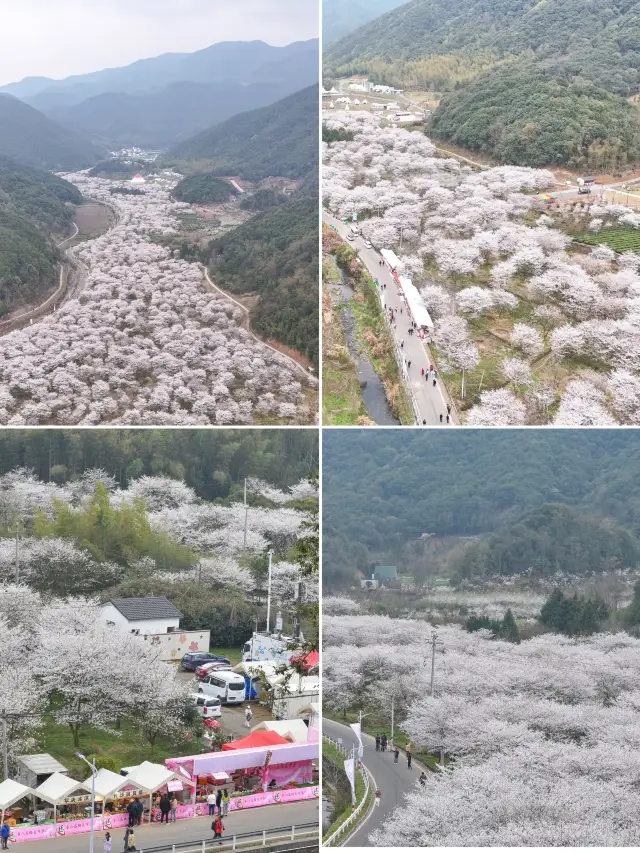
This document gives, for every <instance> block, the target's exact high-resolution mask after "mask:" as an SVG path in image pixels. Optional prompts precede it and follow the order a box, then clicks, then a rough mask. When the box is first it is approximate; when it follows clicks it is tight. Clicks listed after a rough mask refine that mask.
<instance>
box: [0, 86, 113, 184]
mask: <svg viewBox="0 0 640 853" xmlns="http://www.w3.org/2000/svg"><path fill="white" fill-rule="evenodd" d="M99 154H100V150H99V148H96V147H95V146H94V145H93V144H91V143H90V142H88V141H87V140H86V139H85V138H84V137H83V136H82V135H81V134H78V133H76V132H74V131H71V130H68V129H66V128H64V127H61V126H60V125H59V124H56V123H55V122H54V121H52V120H51V119H49V118H47V117H46V116H44V115H42V113H39V112H38V111H37V110H34V109H33V108H32V107H29V106H27V105H26V104H23V103H22V101H19V100H18V99H17V98H13V97H11V96H10V95H2V94H0V155H6V156H7V157H12V158H14V159H16V160H20V161H21V162H22V163H27V164H28V165H29V166H35V167H37V168H40V169H47V170H52V171H71V170H73V169H81V168H84V167H86V166H91V165H92V164H93V163H95V162H96V161H97V160H98V159H99Z"/></svg>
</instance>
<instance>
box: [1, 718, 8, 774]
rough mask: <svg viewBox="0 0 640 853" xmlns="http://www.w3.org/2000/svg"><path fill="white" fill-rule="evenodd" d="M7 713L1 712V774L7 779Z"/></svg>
mask: <svg viewBox="0 0 640 853" xmlns="http://www.w3.org/2000/svg"><path fill="white" fill-rule="evenodd" d="M7 737H8V736H7V712H6V711H3V712H2V772H3V773H4V778H5V779H8V778H9V745H8V743H7Z"/></svg>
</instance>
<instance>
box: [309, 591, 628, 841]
mask: <svg viewBox="0 0 640 853" xmlns="http://www.w3.org/2000/svg"><path fill="white" fill-rule="evenodd" d="M334 601H335V600H334ZM332 610H333V611H334V612H340V614H341V615H329V614H328V613H326V612H325V614H324V617H323V666H324V678H323V702H324V705H325V707H326V708H328V709H330V710H333V711H334V712H337V713H340V712H341V711H342V710H343V709H344V708H345V706H352V707H356V706H357V707H361V708H363V709H365V708H367V709H370V710H372V711H373V712H374V713H376V715H378V716H383V717H384V716H385V715H387V716H389V717H390V702H391V696H393V697H394V701H395V712H396V721H397V724H399V725H401V727H402V729H403V730H404V731H405V732H406V733H407V735H408V737H409V738H410V739H411V741H412V742H413V744H414V750H415V749H416V748H418V747H419V748H421V749H424V750H426V751H428V752H432V753H434V754H435V755H439V754H440V751H441V750H442V751H443V753H444V755H445V756H446V758H447V761H448V763H447V765H446V767H445V768H444V769H441V770H439V771H436V772H433V773H428V774H427V777H428V778H427V781H426V784H425V786H424V787H421V786H418V785H416V787H415V788H414V789H410V790H409V792H408V794H407V795H406V796H405V799H404V802H403V804H402V805H400V806H398V807H397V808H396V809H395V810H394V811H393V812H392V814H391V816H390V817H389V818H388V819H387V821H386V822H385V823H384V824H383V825H382V827H381V828H379V829H377V830H375V831H374V832H373V833H372V835H371V838H370V841H371V842H372V843H373V844H375V845H376V846H385V847H405V846H406V847H416V846H441V847H449V846H478V847H486V846H505V847H512V846H513V847H517V846H537V847H543V846H554V847H555V846H603V847H604V846H635V845H636V844H637V843H638V840H639V839H640V830H638V827H637V821H636V817H635V816H636V814H637V811H638V808H639V807H640V792H639V791H638V785H637V782H638V768H637V761H636V760H635V754H636V752H637V750H638V749H639V748H640V671H639V670H638V667H637V660H638V655H639V654H640V640H637V639H634V638H632V637H630V636H628V635H627V634H624V633H619V634H596V635H594V636H593V637H590V638H587V639H581V640H580V641H577V640H571V639H568V638H566V637H563V636H559V635H556V634H545V635H542V636H539V637H536V638H534V639H532V640H527V641H524V642H522V643H521V644H519V645H516V644H512V643H507V642H503V641H498V640H492V639H489V637H488V636H486V635H485V634H486V633H487V632H482V631H480V632H477V633H471V634H470V633H467V632H466V631H465V630H464V629H463V628H460V627H457V626H452V625H445V626H440V627H439V628H438V639H439V641H441V643H442V645H441V646H440V647H439V651H438V653H437V655H436V662H435V693H434V696H433V697H430V696H429V679H430V667H428V666H425V648H427V646H428V644H429V640H430V637H431V632H432V626H431V625H429V624H427V623H426V622H424V621H412V620H407V619H402V620H401V619H398V620H392V619H389V618H387V617H381V616H363V615H357V614H355V615H349V614H348V612H346V611H348V610H349V608H348V607H345V606H343V605H341V604H340V602H339V601H338V602H336V603H335V605H332Z"/></svg>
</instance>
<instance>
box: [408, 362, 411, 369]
mask: <svg viewBox="0 0 640 853" xmlns="http://www.w3.org/2000/svg"><path fill="white" fill-rule="evenodd" d="M410 367H411V362H410V361H408V362H407V370H408V369H409V368H410Z"/></svg>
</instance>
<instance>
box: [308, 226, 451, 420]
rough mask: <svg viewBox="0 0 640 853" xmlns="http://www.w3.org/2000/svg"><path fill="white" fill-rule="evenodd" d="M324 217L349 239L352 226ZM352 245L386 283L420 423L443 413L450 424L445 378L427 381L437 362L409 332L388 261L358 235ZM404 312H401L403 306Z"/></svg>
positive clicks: (388, 299)
mask: <svg viewBox="0 0 640 853" xmlns="http://www.w3.org/2000/svg"><path fill="white" fill-rule="evenodd" d="M322 217H323V220H324V222H326V223H327V225H333V226H334V228H335V229H336V231H337V232H338V233H339V234H340V236H341V237H344V238H345V239H346V237H347V234H348V233H349V228H350V226H349V225H346V224H345V223H344V222H342V220H340V219H336V217H335V216H331V214H329V213H327V211H323V213H322ZM349 243H350V245H351V246H353V248H354V249H356V250H357V252H358V255H359V257H360V259H361V260H362V262H363V263H364V264H365V266H366V267H367V269H368V271H369V273H370V274H371V275H372V276H373V278H377V279H378V281H379V282H380V283H381V284H384V285H386V289H385V305H386V306H387V308H393V310H394V312H395V314H396V315H397V328H395V329H392V330H391V331H392V333H393V335H394V337H395V339H396V343H397V345H398V347H400V343H401V341H402V340H404V346H403V347H402V349H401V352H402V354H403V356H404V361H405V363H406V364H407V365H408V363H409V362H411V367H409V368H408V370H407V379H406V380H405V383H406V384H407V385H408V386H409V387H410V388H411V390H412V392H413V396H414V399H415V401H416V404H417V406H418V411H419V413H420V420H419V423H420V424H422V421H423V420H425V421H426V422H427V425H429V426H435V425H438V426H439V425H440V415H441V414H442V416H443V424H444V426H446V417H447V404H446V402H445V399H446V397H445V395H444V394H443V390H442V388H441V380H440V379H438V380H437V382H436V387H435V388H434V387H433V381H432V380H431V379H430V380H429V381H428V382H427V381H426V376H422V374H421V370H422V368H424V369H425V370H427V369H428V368H429V365H430V364H432V363H434V361H433V357H432V356H431V353H430V352H429V349H428V347H427V346H426V344H424V343H423V341H421V340H420V338H419V337H418V336H417V335H409V334H408V329H409V326H410V323H409V320H408V317H407V309H406V307H405V306H404V302H403V300H402V298H401V297H400V295H399V292H398V286H397V284H396V282H395V279H394V277H393V275H392V274H391V271H390V270H389V268H388V267H387V265H386V264H385V265H384V266H380V255H379V254H378V252H377V251H376V250H375V249H367V248H366V247H365V245H364V242H363V240H362V239H361V238H360V237H356V239H355V240H353V241H349ZM401 308H402V309H403V313H402V314H401V313H400V309H401Z"/></svg>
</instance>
